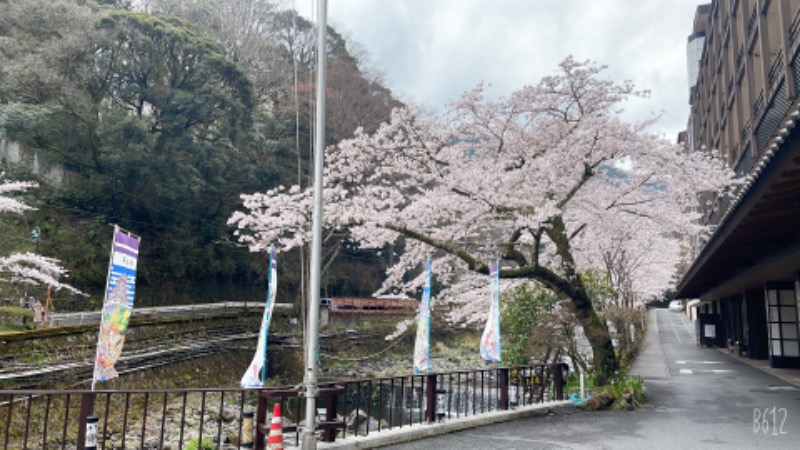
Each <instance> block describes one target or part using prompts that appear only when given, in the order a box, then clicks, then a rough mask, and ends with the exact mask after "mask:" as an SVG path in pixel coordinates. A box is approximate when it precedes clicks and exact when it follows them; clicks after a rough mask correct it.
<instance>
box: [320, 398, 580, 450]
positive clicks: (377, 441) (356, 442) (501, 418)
mask: <svg viewBox="0 0 800 450" xmlns="http://www.w3.org/2000/svg"><path fill="white" fill-rule="evenodd" d="M576 409H577V408H576V407H575V405H573V404H572V402H570V401H569V400H563V401H554V402H548V403H544V404H539V405H532V406H526V407H522V408H517V409H513V410H508V411H495V412H491V413H486V414H479V415H475V416H469V417H460V418H457V419H450V420H448V421H447V422H444V423H432V424H417V425H411V426H407V427H403V428H393V429H391V430H386V431H381V432H379V433H372V434H369V435H367V436H357V437H348V438H346V439H341V440H338V441H336V442H321V443H319V444H318V446H317V447H318V448H320V449H337V450H338V449H342V450H350V449H366V448H377V447H384V446H387V445H394V444H400V443H403V442H409V441H415V440H418V439H424V438H428V437H432V436H439V435H442V434H447V433H453V432H455V431H461V430H467V429H470V428H476V427H480V426H484V425H491V424H494V423H499V422H508V421H512V420H518V419H527V418H530V417H538V416H546V415H548V414H550V413H552V412H556V411H565V410H576Z"/></svg>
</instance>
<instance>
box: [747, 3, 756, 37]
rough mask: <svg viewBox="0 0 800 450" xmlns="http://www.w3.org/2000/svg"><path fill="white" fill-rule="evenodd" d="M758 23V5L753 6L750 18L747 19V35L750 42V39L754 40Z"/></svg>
mask: <svg viewBox="0 0 800 450" xmlns="http://www.w3.org/2000/svg"><path fill="white" fill-rule="evenodd" d="M757 21H758V5H753V11H751V12H750V18H749V19H747V27H746V32H747V33H746V34H747V41H748V42H750V39H752V38H753V35H754V33H755V31H756V29H757V27H756V23H757Z"/></svg>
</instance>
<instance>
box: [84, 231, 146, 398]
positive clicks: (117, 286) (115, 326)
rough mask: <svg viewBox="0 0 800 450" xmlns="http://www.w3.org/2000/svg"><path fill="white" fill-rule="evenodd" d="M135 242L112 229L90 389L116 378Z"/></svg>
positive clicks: (130, 296) (127, 313)
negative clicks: (112, 237) (116, 365)
mask: <svg viewBox="0 0 800 450" xmlns="http://www.w3.org/2000/svg"><path fill="white" fill-rule="evenodd" d="M139 242H140V239H139V237H137V236H134V235H132V234H129V233H127V232H125V231H123V230H122V229H120V228H119V227H116V226H115V227H114V240H113V241H112V245H111V257H110V264H109V269H108V279H107V281H106V292H105V298H104V299H103V311H102V313H101V315H100V334H99V337H98V339H97V356H96V358H95V364H94V375H93V377H92V389H94V384H95V383H96V382H98V381H106V380H110V379H112V378H116V377H117V376H118V374H117V371H116V370H115V369H114V364H115V363H116V362H117V360H119V357H120V355H121V354H122V346H123V344H124V343H125V334H126V333H127V331H128V322H129V321H130V318H131V314H132V313H133V299H134V294H135V290H136V265H137V263H138V260H139Z"/></svg>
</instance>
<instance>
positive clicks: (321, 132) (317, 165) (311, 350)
mask: <svg viewBox="0 0 800 450" xmlns="http://www.w3.org/2000/svg"><path fill="white" fill-rule="evenodd" d="M327 7H328V5H327V0H317V113H316V127H315V129H316V132H315V138H316V139H315V145H314V211H313V220H312V229H311V232H312V233H311V266H310V271H309V272H310V273H309V289H308V328H307V331H308V339H306V340H305V341H306V373H305V378H304V381H303V384H304V386H305V397H306V427H305V429H303V441H302V448H303V450H316V448H317V440H316V436H315V434H314V430H315V428H316V414H317V396H318V394H319V391H318V387H317V346H318V342H319V289H320V272H321V265H322V169H323V167H322V166H323V161H324V150H325V84H326V83H325V82H326V79H325V78H326V71H327V67H326V62H327V52H326V48H325V44H326V41H327V39H326V38H327V34H328V33H327V31H328V23H327V16H328V11H327Z"/></svg>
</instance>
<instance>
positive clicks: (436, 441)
mask: <svg viewBox="0 0 800 450" xmlns="http://www.w3.org/2000/svg"><path fill="white" fill-rule="evenodd" d="M648 322H649V327H648V336H647V338H646V340H645V346H644V349H643V351H642V354H641V356H640V357H639V358H638V359H637V361H636V364H635V365H634V367H633V372H635V373H637V374H639V375H640V376H641V377H642V378H643V379H644V380H645V382H646V385H647V389H648V400H649V402H648V405H647V406H645V407H644V408H641V409H639V410H636V411H633V412H621V411H603V412H583V411H578V412H570V411H567V412H565V413H559V414H557V415H551V416H548V417H540V418H532V419H525V420H518V421H514V422H506V423H502V424H497V425H489V426H485V427H481V428H475V429H471V430H467V431H462V432H457V433H452V434H448V435H444V436H439V437H435V438H429V439H425V440H421V441H416V442H410V443H407V444H402V445H395V446H391V447H388V448H392V449H437V450H446V449H458V450H467V449H563V448H569V449H572V448H577V449H582V448H587V449H597V448H600V449H645V448H648V449H649V448H657V449H662V448H663V449H688V448H691V449H704V448H713V449H756V448H758V449H763V448H780V449H788V448H800V390H798V389H797V388H796V387H794V386H791V385H787V383H786V382H784V381H782V380H780V379H778V378H775V377H773V376H771V375H768V374H766V373H764V372H762V371H760V370H758V369H755V368H753V367H751V366H749V365H746V364H743V363H741V362H739V361H737V360H736V359H734V358H732V357H729V356H727V355H726V354H724V353H722V352H720V351H719V350H716V349H710V348H701V347H697V346H696V344H695V342H696V341H695V337H694V328H693V323H692V322H690V321H689V320H688V319H687V318H686V317H685V316H684V315H683V314H679V313H673V312H669V311H667V310H655V311H651V312H650V316H649V318H648Z"/></svg>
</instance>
